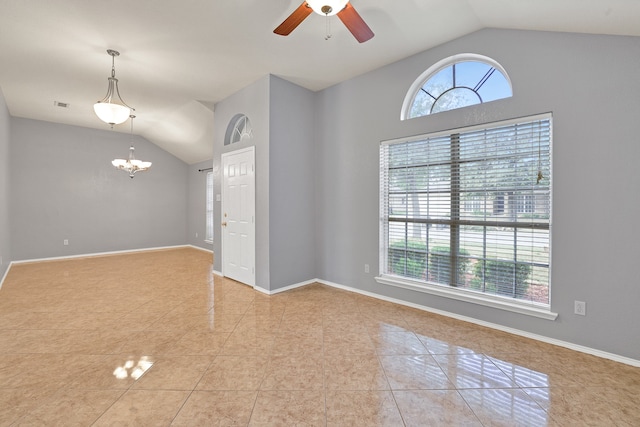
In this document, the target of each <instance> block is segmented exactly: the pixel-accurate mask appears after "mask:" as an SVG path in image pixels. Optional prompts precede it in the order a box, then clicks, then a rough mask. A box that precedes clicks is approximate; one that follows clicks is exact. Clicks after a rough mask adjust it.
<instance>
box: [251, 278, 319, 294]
mask: <svg viewBox="0 0 640 427" xmlns="http://www.w3.org/2000/svg"><path fill="white" fill-rule="evenodd" d="M318 282H319V280H317V279H312V280H306V281H304V282H300V283H294V284H293V285H289V286H285V287H284V288H278V289H274V290H273V291H270V290H268V289H265V288H261V287H260V286H257V285H256V286H254V287H253V289H255V290H256V291H258V292H262V293H263V294H266V295H275V294H279V293H281V292H286V291H290V290H292V289H296V288H301V287H302V286H307V285H312V284H314V283H318Z"/></svg>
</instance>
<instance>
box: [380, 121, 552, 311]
mask: <svg viewBox="0 0 640 427" xmlns="http://www.w3.org/2000/svg"><path fill="white" fill-rule="evenodd" d="M550 146H551V115H542V116H536V117H529V118H524V119H519V120H513V121H509V122H502V123H493V124H490V125H485V126H480V127H473V128H466V129H459V130H455V131H451V132H445V133H438V134H432V135H421V136H418V137H413V138H411V139H405V140H394V141H386V142H383V143H382V144H381V145H380V192H381V194H380V201H381V206H380V210H381V212H380V218H381V227H380V234H381V236H380V238H381V263H380V265H381V274H382V275H383V276H385V275H386V276H389V277H394V276H395V277H398V278H400V279H403V280H405V279H408V280H411V281H413V282H418V283H424V284H430V285H432V284H436V285H441V286H447V287H448V288H450V289H456V290H460V291H461V292H481V293H483V294H485V295H487V294H490V295H493V296H496V297H501V298H509V299H511V300H514V301H519V302H528V303H535V304H541V305H546V306H548V305H549V294H550V292H549V290H550V283H549V282H550V275H549V262H550V247H549V245H550V229H551V152H550Z"/></svg>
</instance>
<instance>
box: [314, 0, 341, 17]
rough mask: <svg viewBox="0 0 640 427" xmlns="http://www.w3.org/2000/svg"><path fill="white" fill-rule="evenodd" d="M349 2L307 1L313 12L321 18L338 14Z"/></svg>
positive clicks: (335, 0) (332, 0)
mask: <svg viewBox="0 0 640 427" xmlns="http://www.w3.org/2000/svg"><path fill="white" fill-rule="evenodd" d="M347 3H349V0H307V4H308V5H309V6H310V7H311V9H313V11H314V12H315V13H317V14H319V15H322V16H333V15H336V14H337V13H338V12H340V11H341V10H342V9H344V8H345V6H346V5H347Z"/></svg>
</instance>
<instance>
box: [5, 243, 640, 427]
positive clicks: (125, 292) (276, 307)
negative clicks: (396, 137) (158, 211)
mask: <svg viewBox="0 0 640 427" xmlns="http://www.w3.org/2000/svg"><path fill="white" fill-rule="evenodd" d="M0 425H1V426H7V425H12V426H13V425H16V426H22V425H28V426H37V425H46V426H49V425H64V426H73V425H78V426H88V425H95V426H116V425H117V426H120V425H135V426H144V425H148V426H167V425H175V426H200V425H203V426H212V425H221V426H228V425H250V426H293V425H305V426H338V425H340V426H378V425H380V426H403V425H407V426H452V425H465V426H467V425H468V426H515V425H517V426H574V425H575V426H585V425H598V426H640V368H634V367H631V366H627V365H623V364H619V363H615V362H612V361H609V360H604V359H600V358H597V357H593V356H589V355H585V354H581V353H576V352H573V351H569V350H567V349H563V348H558V347H554V346H551V345H547V344H544V343H540V342H536V341H532V340H528V339H524V338H522V337H518V336H512V335H509V334H506V333H502V332H498V331H494V330H490V329H486V328H482V327H478V326H475V325H472V324H468V323H464V322H460V321H456V320H452V319H449V318H445V317H441V316H437V315H433V314H429V313H426V312H422V311H419V310H415V309H411V308H407V307H403V306H399V305H395V304H391V303H387V302H383V301H380V300H376V299H373V298H368V297H364V296H361V295H358V294H354V293H349V292H345V291H341V290H336V289H333V288H330V287H327V286H323V285H320V284H313V285H309V286H305V287H303V288H299V289H296V290H293V291H289V292H285V293H282V294H277V295H274V296H266V295H264V294H261V293H259V292H256V291H254V290H252V289H251V288H249V287H247V286H245V285H241V284H238V283H235V282H233V281H230V280H225V279H223V278H221V277H218V276H213V275H212V266H211V255H210V254H208V253H205V252H203V251H198V250H195V249H191V248H182V249H174V250H166V251H153V252H145V253H136V254H126V255H113V256H104V257H95V258H84V259H73V260H62V261H51V262H41V263H33V264H18V265H14V266H13V267H12V269H11V271H10V273H9V275H8V276H7V279H6V281H5V283H4V286H3V288H2V289H1V290H0Z"/></svg>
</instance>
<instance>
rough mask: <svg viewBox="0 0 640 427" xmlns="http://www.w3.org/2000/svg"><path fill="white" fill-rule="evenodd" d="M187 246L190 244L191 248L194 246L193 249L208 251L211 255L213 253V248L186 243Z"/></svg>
mask: <svg viewBox="0 0 640 427" xmlns="http://www.w3.org/2000/svg"><path fill="white" fill-rule="evenodd" d="M186 246H188V247H190V248H193V249H197V250H199V251H202V252H207V253H210V254H211V255H213V249H207V248H202V247H200V246H196V245H186Z"/></svg>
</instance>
